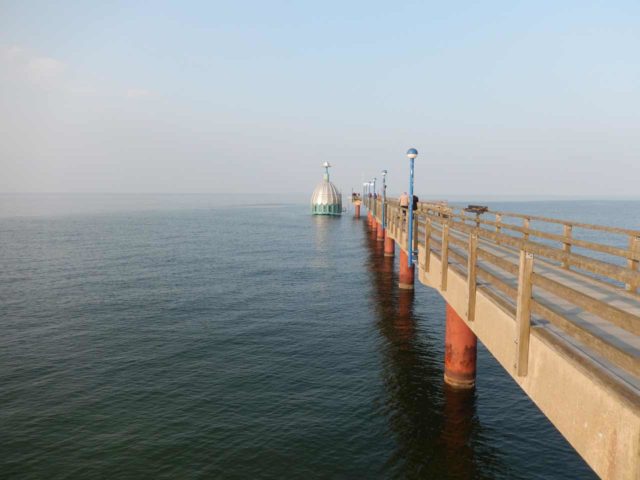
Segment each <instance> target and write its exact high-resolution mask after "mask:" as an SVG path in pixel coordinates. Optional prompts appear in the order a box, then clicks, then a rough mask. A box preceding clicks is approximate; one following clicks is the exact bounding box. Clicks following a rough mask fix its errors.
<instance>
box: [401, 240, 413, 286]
mask: <svg viewBox="0 0 640 480" xmlns="http://www.w3.org/2000/svg"><path fill="white" fill-rule="evenodd" d="M408 259H409V256H408V255H407V252H405V251H404V250H402V249H400V275H399V277H400V282H399V285H398V287H400V288H402V289H404V290H413V272H414V269H415V265H411V266H409V265H408Z"/></svg>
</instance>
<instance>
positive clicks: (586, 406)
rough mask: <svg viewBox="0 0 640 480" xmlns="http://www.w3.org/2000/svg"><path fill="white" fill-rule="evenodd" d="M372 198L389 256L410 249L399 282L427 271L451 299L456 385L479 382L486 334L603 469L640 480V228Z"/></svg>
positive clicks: (372, 221)
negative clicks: (480, 346) (406, 204)
mask: <svg viewBox="0 0 640 480" xmlns="http://www.w3.org/2000/svg"><path fill="white" fill-rule="evenodd" d="M363 204H364V206H365V207H366V209H367V223H368V225H369V227H370V228H371V230H372V235H373V233H374V232H375V237H376V239H377V241H381V242H384V252H385V256H393V255H395V252H396V250H397V251H398V252H399V256H400V258H399V285H398V288H400V289H406V290H410V289H413V288H414V284H415V279H417V280H418V282H419V283H422V284H423V285H425V286H427V287H430V288H434V289H436V290H437V291H438V292H439V293H440V295H441V296H442V297H443V298H444V300H445V301H446V333H445V352H446V353H445V359H444V363H445V378H444V381H445V382H446V383H447V384H449V385H450V386H452V387H454V388H460V389H469V388H474V386H475V378H476V343H477V340H480V341H481V342H482V343H483V344H484V346H485V347H486V348H487V349H488V351H489V352H490V353H491V354H492V355H493V357H494V358H495V359H496V360H497V361H498V362H499V363H500V364H501V365H502V367H503V368H504V369H505V371H506V372H507V373H508V374H509V375H511V377H512V378H513V379H514V381H515V382H516V383H517V384H518V385H519V386H520V387H521V388H522V390H523V391H524V392H525V393H526V394H527V395H528V396H529V398H531V400H532V401H533V402H534V403H535V404H536V405H537V406H538V408H539V409H540V410H541V411H542V412H543V414H544V415H545V416H546V417H547V418H548V419H549V420H550V421H551V422H552V424H553V425H554V426H555V427H556V428H557V429H558V430H559V431H560V433H561V434H562V435H563V436H564V437H565V438H566V439H567V440H568V441H569V443H570V444H571V445H572V446H573V447H574V448H575V450H576V451H577V452H578V454H580V455H581V456H582V457H583V458H584V460H585V461H586V462H587V463H588V464H589V465H590V466H591V468H593V470H594V471H595V472H596V473H597V474H598V475H599V476H600V477H601V478H605V479H630V480H637V479H638V478H640V337H639V335H640V295H639V293H638V290H639V288H640V272H639V271H638V265H639V263H640V230H629V229H622V228H614V227H605V226H600V225H591V224H585V223H579V222H571V221H566V220H558V219H554V218H547V217H541V216H533V215H524V214H518V213H512V212H500V211H493V210H490V209H489V208H487V207H483V206H469V207H467V208H457V207H452V206H449V205H447V204H444V203H431V202H421V203H418V205H417V208H416V209H415V210H414V211H413V215H412V217H413V219H412V220H411V221H410V220H409V219H410V215H408V211H407V209H402V208H401V207H400V204H399V201H398V199H394V198H386V195H385V196H377V195H366V196H364V198H363ZM410 208H411V205H409V209H410ZM359 214H360V208H359V205H358V209H357V217H359ZM602 238H606V239H607V243H603V242H602V240H601V239H602ZM409 244H411V245H409ZM396 247H397V248H396ZM477 374H478V375H482V372H478V373H477Z"/></svg>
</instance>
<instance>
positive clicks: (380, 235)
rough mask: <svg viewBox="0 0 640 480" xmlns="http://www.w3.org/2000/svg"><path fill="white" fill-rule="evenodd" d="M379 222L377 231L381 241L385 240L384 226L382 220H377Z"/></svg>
mask: <svg viewBox="0 0 640 480" xmlns="http://www.w3.org/2000/svg"><path fill="white" fill-rule="evenodd" d="M376 223H377V224H378V231H377V235H376V237H377V239H378V241H379V242H384V227H383V226H382V222H376Z"/></svg>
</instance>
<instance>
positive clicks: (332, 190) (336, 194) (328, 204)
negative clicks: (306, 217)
mask: <svg viewBox="0 0 640 480" xmlns="http://www.w3.org/2000/svg"><path fill="white" fill-rule="evenodd" d="M322 166H323V167H324V175H323V178H322V181H321V182H320V183H319V184H318V186H317V187H316V189H315V190H314V191H313V195H312V196H311V214H312V215H342V194H341V193H340V190H338V188H337V187H336V186H335V185H334V184H333V183H331V181H330V180H329V168H331V164H330V163H329V162H324V163H323V164H322Z"/></svg>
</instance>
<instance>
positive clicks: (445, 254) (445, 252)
mask: <svg viewBox="0 0 640 480" xmlns="http://www.w3.org/2000/svg"><path fill="white" fill-rule="evenodd" d="M441 246H442V250H441V251H440V254H441V258H440V259H441V260H442V261H441V262H440V263H441V266H442V272H441V273H442V275H441V278H440V289H441V290H442V291H443V292H444V291H446V290H447V274H448V273H449V223H448V222H447V221H445V222H444V223H443V224H442V244H441Z"/></svg>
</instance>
